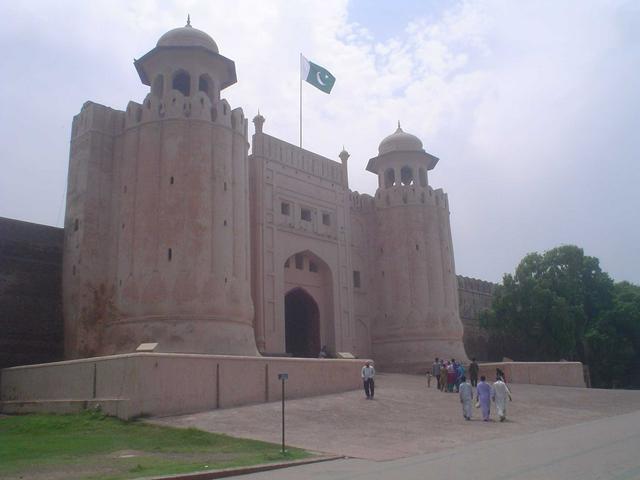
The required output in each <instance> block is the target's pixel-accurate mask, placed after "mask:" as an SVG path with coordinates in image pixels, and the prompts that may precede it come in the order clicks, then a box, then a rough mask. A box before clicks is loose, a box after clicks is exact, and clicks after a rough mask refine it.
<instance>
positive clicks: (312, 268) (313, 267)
mask: <svg viewBox="0 0 640 480" xmlns="http://www.w3.org/2000/svg"><path fill="white" fill-rule="evenodd" d="M309 271H310V272H313V273H318V265H317V264H316V262H309Z"/></svg>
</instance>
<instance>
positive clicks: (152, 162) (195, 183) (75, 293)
mask: <svg viewBox="0 0 640 480" xmlns="http://www.w3.org/2000/svg"><path fill="white" fill-rule="evenodd" d="M135 67H136V70H137V71H138V74H139V75H140V80H141V81H142V83H143V84H145V85H149V86H150V88H151V90H150V93H149V94H148V95H147V96H146V98H145V99H144V102H143V103H142V104H138V103H135V102H130V103H129V105H128V106H127V109H126V112H122V111H118V110H113V109H111V108H108V107H105V106H102V105H98V104H95V103H92V102H87V103H85V105H84V106H83V107H82V110H81V112H80V113H79V114H78V115H77V116H76V117H75V118H74V120H73V127H72V134H71V152H70V162H69V179H68V192H67V210H66V220H65V245H64V261H63V264H64V266H63V297H64V298H63V305H64V317H65V353H66V357H67V358H77V357H88V356H94V355H105V354H114V353H123V352H132V351H135V349H136V347H137V346H138V345H139V344H140V343H143V342H157V343H158V344H159V345H158V350H157V351H162V352H195V353H216V354H235V355H256V354H257V349H256V344H255V336H254V330H253V324H252V322H253V303H252V300H251V290H250V265H249V205H248V198H249V195H248V168H247V152H248V147H249V145H248V140H247V121H246V119H245V117H244V115H243V112H242V110H241V109H240V108H236V109H233V110H232V109H231V108H230V106H229V104H228V102H227V101H226V100H224V99H222V100H221V99H220V92H221V90H223V89H224V88H226V87H228V86H230V85H233V84H234V83H235V82H236V72H235V64H234V62H233V61H231V60H229V59H228V58H225V57H224V56H222V55H220V53H219V51H218V46H217V45H216V43H215V42H214V41H213V39H212V38H211V37H210V36H209V35H207V34H206V33H204V32H202V31H200V30H197V29H195V28H193V27H191V25H190V22H187V25H186V26H185V27H182V28H176V29H174V30H171V31H169V32H167V33H166V34H164V35H163V36H162V37H161V38H160V39H159V40H158V43H157V45H156V47H155V48H154V49H153V50H151V51H150V52H148V53H147V54H145V55H144V56H143V57H142V58H140V59H139V60H136V61H135Z"/></svg>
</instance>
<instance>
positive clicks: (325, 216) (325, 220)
mask: <svg viewBox="0 0 640 480" xmlns="http://www.w3.org/2000/svg"><path fill="white" fill-rule="evenodd" d="M322 224H323V225H331V215H329V214H328V213H323V214H322Z"/></svg>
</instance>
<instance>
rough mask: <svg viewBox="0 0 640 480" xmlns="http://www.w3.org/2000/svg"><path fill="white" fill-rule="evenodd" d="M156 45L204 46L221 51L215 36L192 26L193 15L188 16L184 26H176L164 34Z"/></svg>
mask: <svg viewBox="0 0 640 480" xmlns="http://www.w3.org/2000/svg"><path fill="white" fill-rule="evenodd" d="M156 47H202V48H206V49H207V50H211V51H212V52H214V53H220V52H219V50H218V45H216V42H214V41H213V38H211V37H210V36H209V35H208V34H206V33H205V32H203V31H202V30H198V29H197V28H193V27H192V26H191V17H187V24H186V25H185V26H184V27H178V28H174V29H173V30H169V31H168V32H167V33H165V34H164V35H162V36H161V37H160V39H159V40H158V43H157V44H156Z"/></svg>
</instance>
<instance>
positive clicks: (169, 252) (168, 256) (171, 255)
mask: <svg viewBox="0 0 640 480" xmlns="http://www.w3.org/2000/svg"><path fill="white" fill-rule="evenodd" d="M171 258H173V252H172V251H171V249H169V250H167V259H168V260H169V261H171Z"/></svg>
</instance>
